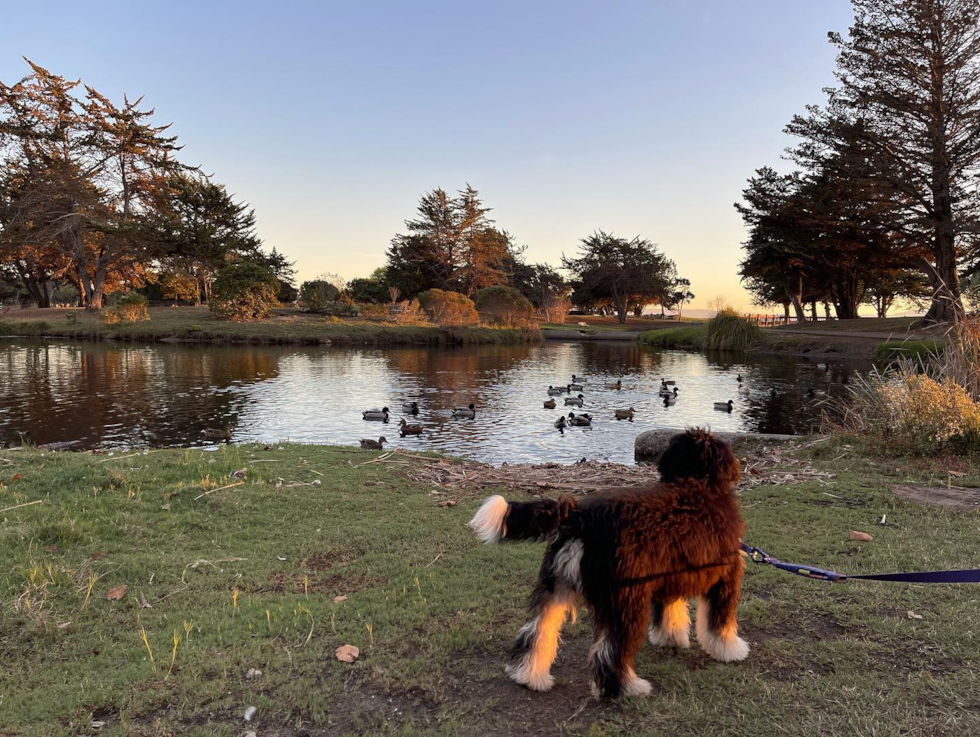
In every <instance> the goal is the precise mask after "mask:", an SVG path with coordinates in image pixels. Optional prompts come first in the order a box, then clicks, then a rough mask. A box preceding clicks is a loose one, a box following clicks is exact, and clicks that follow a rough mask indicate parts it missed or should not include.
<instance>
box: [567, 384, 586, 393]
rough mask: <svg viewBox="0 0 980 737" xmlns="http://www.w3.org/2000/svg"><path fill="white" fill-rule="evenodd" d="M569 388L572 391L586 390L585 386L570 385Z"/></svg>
mask: <svg viewBox="0 0 980 737" xmlns="http://www.w3.org/2000/svg"><path fill="white" fill-rule="evenodd" d="M568 388H569V390H570V391H573V392H580V391H582V390H583V389H585V384H569V385H568Z"/></svg>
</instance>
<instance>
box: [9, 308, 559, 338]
mask: <svg viewBox="0 0 980 737" xmlns="http://www.w3.org/2000/svg"><path fill="white" fill-rule="evenodd" d="M22 313H26V315H22ZM0 335H18V336H42V335H43V336H50V337H58V338H70V339H75V340H119V341H130V342H160V341H182V342H211V343H259V344H320V343H323V344H326V343H329V344H331V345H362V344H364V343H368V344H372V345H475V344H482V343H523V342H528V341H533V340H539V339H540V337H541V336H540V332H539V331H538V330H534V329H529V330H508V329H502V328H490V327H461V328H439V327H434V326H429V325H398V324H395V323H391V322H379V321H372V320H366V319H359V318H326V317H319V316H316V315H307V314H303V313H300V312H298V311H296V310H287V309H283V310H280V311H279V313H278V314H277V315H276V316H274V317H271V318H268V319H266V320H261V321H258V322H230V321H227V320H218V319H215V318H214V317H213V316H212V315H211V313H210V312H209V311H208V309H207V308H206V307H174V308H168V307H158V308H154V309H151V310H150V320H149V321H146V322H139V323H131V324H127V325H104V324H103V323H102V320H101V319H100V317H99V315H97V314H88V313H85V312H84V311H81V310H55V309H52V310H22V311H11V312H8V313H6V314H5V315H3V316H0Z"/></svg>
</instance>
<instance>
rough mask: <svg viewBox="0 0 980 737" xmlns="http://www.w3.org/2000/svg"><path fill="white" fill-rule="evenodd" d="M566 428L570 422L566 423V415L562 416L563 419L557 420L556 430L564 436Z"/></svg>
mask: <svg viewBox="0 0 980 737" xmlns="http://www.w3.org/2000/svg"><path fill="white" fill-rule="evenodd" d="M566 427H568V422H566V421H565V416H564V415H562V416H561V417H559V418H558V419H557V420H555V428H556V429H557V430H558V432H560V433H561V434H562V435H564V434H565V428H566Z"/></svg>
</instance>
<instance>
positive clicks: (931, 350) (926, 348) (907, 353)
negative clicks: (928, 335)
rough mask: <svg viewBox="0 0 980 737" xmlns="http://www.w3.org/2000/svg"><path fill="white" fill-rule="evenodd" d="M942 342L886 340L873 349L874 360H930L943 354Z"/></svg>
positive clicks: (943, 343) (943, 344)
mask: <svg viewBox="0 0 980 737" xmlns="http://www.w3.org/2000/svg"><path fill="white" fill-rule="evenodd" d="M945 347H946V341H944V340H886V341H885V342H883V343H878V344H877V345H875V348H874V358H876V359H878V360H896V359H900V358H908V359H912V360H914V361H918V360H926V361H928V360H930V359H932V358H934V357H936V356H938V355H940V354H941V353H942V352H943V349H944V348H945Z"/></svg>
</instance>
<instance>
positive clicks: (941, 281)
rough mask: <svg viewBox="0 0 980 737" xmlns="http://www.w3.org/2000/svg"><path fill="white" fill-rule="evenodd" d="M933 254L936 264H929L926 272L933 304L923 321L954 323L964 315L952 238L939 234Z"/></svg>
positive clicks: (928, 322) (929, 322)
mask: <svg viewBox="0 0 980 737" xmlns="http://www.w3.org/2000/svg"><path fill="white" fill-rule="evenodd" d="M947 240H948V241H949V242H948V243H947V242H946V241H947ZM933 252H934V254H935V258H936V263H935V264H929V268H928V269H927V270H926V273H927V274H928V276H929V282H930V284H931V285H932V304H931V305H929V311H928V312H926V316H925V317H924V318H923V321H924V322H925V323H927V324H933V323H940V322H953V320H955V319H956V318H957V317H959V316H961V315H962V314H963V303H962V302H961V301H960V285H959V274H957V271H956V253H955V250H954V248H953V244H952V237H949V238H948V239H947V238H946V236H945V234H939V233H937V234H936V245H935V246H934V249H933Z"/></svg>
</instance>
